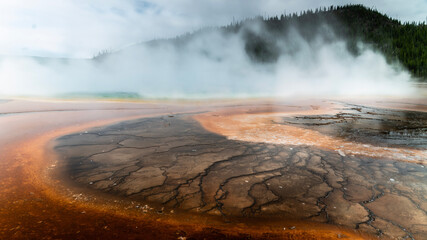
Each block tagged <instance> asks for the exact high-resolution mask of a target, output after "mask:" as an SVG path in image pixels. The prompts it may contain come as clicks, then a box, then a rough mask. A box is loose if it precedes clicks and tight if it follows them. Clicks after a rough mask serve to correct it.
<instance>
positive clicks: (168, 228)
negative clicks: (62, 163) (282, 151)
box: [0, 108, 371, 239]
mask: <svg viewBox="0 0 427 240" xmlns="http://www.w3.org/2000/svg"><path fill="white" fill-rule="evenodd" d="M59 109H60V108H59ZM107 111H109V112H108V113H106V112H104V113H102V114H100V113H97V114H95V115H91V113H92V111H90V112H88V113H86V114H85V115H82V112H81V111H74V112H70V111H56V112H53V111H52V112H48V113H46V112H43V113H30V115H29V114H27V115H25V116H24V114H21V115H11V116H3V117H2V119H1V120H0V121H1V122H0V123H1V125H2V126H3V127H4V128H3V129H2V132H3V134H5V135H2V137H1V139H0V140H1V141H0V143H1V144H2V146H1V151H0V153H1V155H0V158H1V163H0V172H1V173H2V174H1V175H0V186H1V190H0V191H1V194H0V203H1V204H0V238H1V239H29V238H32V239H51V238H61V239H118V238H122V239H177V238H180V237H187V238H195V239H199V238H200V239H201V238H204V239H218V238H230V239H243V238H248V237H251V238H255V239H256V238H260V239H261V238H262V239H265V238H269V239H296V238H299V239H319V238H322V239H338V238H345V237H346V238H351V239H369V238H371V237H370V236H368V235H363V234H361V233H359V232H357V231H354V230H348V229H346V228H342V227H337V226H331V225H325V224H321V223H311V222H310V223H309V224H308V225H307V223H306V222H292V223H286V222H277V221H272V222H271V224H269V223H270V222H269V221H268V220H265V221H264V223H266V224H263V225H260V224H259V223H258V222H252V223H251V222H250V221H249V222H247V223H244V224H234V225H229V224H227V223H224V222H221V221H213V223H206V221H207V220H206V219H204V218H202V217H198V216H197V215H193V214H189V215H185V214H183V215H178V216H170V215H167V214H164V215H159V214H142V215H141V213H140V211H135V210H131V209H126V208H127V207H129V205H128V202H125V203H123V202H119V203H117V204H116V203H115V202H114V200H113V202H111V201H110V200H109V199H108V198H106V199H105V200H104V199H103V198H102V195H100V196H101V197H100V198H97V199H95V198H96V196H97V195H96V194H95V195H94V196H95V197H93V198H91V199H89V201H81V200H78V199H77V200H76V199H74V200H73V199H70V198H69V194H67V193H66V192H67V191H68V190H67V188H64V187H63V186H62V182H61V181H58V180H56V179H52V178H51V177H50V174H51V173H50V171H51V170H49V169H51V168H54V167H55V166H54V165H55V159H54V158H53V157H52V155H51V154H53V153H52V152H51V151H50V150H51V149H50V148H49V147H48V146H49V142H50V141H51V140H53V139H54V138H56V137H59V136H62V135H65V134H69V133H72V132H78V131H83V130H84V129H87V128H91V127H94V126H101V125H105V124H110V123H113V122H117V121H123V120H125V119H132V118H135V117H139V116H142V115H141V114H144V116H148V115H149V113H146V111H144V110H141V109H140V110H136V111H135V110H125V111H119V110H107ZM160 112H168V110H166V111H165V110H164V109H163V110H159V111H157V113H150V114H151V115H152V114H159V113H160ZM118 116H120V117H118ZM6 128H7V129H6ZM14 131H15V133H14ZM72 190H73V189H71V191H72ZM77 194H78V193H77ZM130 206H131V205H130ZM209 219H211V218H209ZM209 221H211V220H209ZM291 224H292V225H291ZM294 226H295V227H296V228H294ZM284 227H286V228H287V229H286V230H284V229H283V228H284Z"/></svg>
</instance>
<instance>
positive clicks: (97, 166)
mask: <svg viewBox="0 0 427 240" xmlns="http://www.w3.org/2000/svg"><path fill="white" fill-rule="evenodd" d="M355 111H358V110H357V109H356V110H355ZM347 116H349V118H354V115H344V116H343V115H340V117H341V118H345V121H347V119H346V118H347ZM410 116H412V115H410ZM422 116H423V115H422ZM340 117H336V116H332V117H328V118H330V119H332V120H334V121H335V120H336V121H338V122H339V123H340V124H341V123H343V122H342V121H341V119H339V118H340ZM395 117H398V118H399V117H401V116H400V115H396V114H390V118H395ZM360 118H361V119H362V120H361V121H364V120H365V118H364V117H363V116H361V117H360ZM292 119H293V120H296V121H300V119H302V120H304V121H305V120H307V119H306V118H304V117H302V118H301V117H297V118H292ZM292 119H286V120H287V121H290V120H292ZM408 119H413V120H414V121H417V119H418V118H416V117H415V118H409V117H408ZM309 120H310V121H311V122H310V123H309V124H307V122H303V123H301V122H297V123H296V124H301V125H304V126H305V127H307V126H309V127H310V128H311V127H312V125H310V124H311V123H312V122H313V121H316V120H317V121H318V122H322V123H323V122H324V120H325V117H324V116H321V117H316V118H309ZM350 120H351V119H350ZM345 121H344V124H345ZM385 123H387V121H385ZM399 123H400V121H399ZM280 124H284V122H283V123H280ZM340 124H338V126H339V127H338V128H339V129H340V131H339V132H342V130H341V129H351V130H350V131H354V128H346V127H343V126H342V125H340ZM402 124H403V125H405V126H407V122H403V123H402ZM314 126H318V125H315V124H314ZM353 126H354V125H353ZM362 126H365V124H362ZM316 130H317V129H316ZM319 131H323V130H319ZM363 131H365V132H364V133H363V134H360V136H362V137H359V135H358V134H353V135H355V136H357V137H359V138H358V139H357V140H358V141H361V142H363V141H364V139H365V138H366V137H367V134H366V131H367V128H363ZM363 131H360V132H363ZM376 131H377V129H375V128H373V130H372V135H373V136H375V137H376V136H377V134H376V133H377V132H376ZM328 133H329V132H328ZM398 136H400V135H398ZM403 137H405V136H404V135H403ZM380 143H381V144H386V143H388V142H380ZM393 143H395V142H393ZM414 146H416V147H417V148H423V146H424V145H422V144H421V145H420V144H418V141H415V144H414ZM56 150H57V151H58V152H59V153H60V155H61V156H63V157H65V161H63V162H62V164H63V165H62V166H63V167H65V168H66V169H68V173H69V174H70V175H71V177H72V179H73V180H74V181H75V182H76V183H78V184H79V185H80V186H85V187H87V188H90V189H94V190H97V191H103V192H106V193H109V194H113V195H119V196H122V197H123V198H127V199H132V200H135V201H138V202H140V205H141V206H143V205H144V204H150V205H152V204H154V205H157V206H158V205H160V206H163V207H164V208H163V210H162V211H167V212H169V211H171V210H174V209H176V210H181V211H182V210H184V211H189V212H193V213H194V214H202V215H221V216H223V218H224V221H233V217H236V216H237V217H244V218H247V219H251V220H254V219H257V218H259V219H260V221H261V222H262V219H264V218H265V217H269V218H273V219H277V220H278V221H280V220H283V219H286V220H298V221H300V220H303V221H308V222H309V221H315V222H324V223H330V224H334V225H340V226H345V227H349V228H354V229H361V230H362V231H364V232H369V233H373V234H377V235H380V236H387V237H392V238H415V239H425V236H426V235H427V232H426V229H427V225H426V223H427V215H426V209H427V200H426V198H425V196H427V184H426V183H427V171H426V169H425V167H424V165H419V164H415V163H407V162H401V161H399V159H381V158H372V157H366V156H358V155H356V156H351V155H345V154H342V153H340V152H337V151H331V150H327V149H323V148H318V147H315V146H306V145H287V144H267V143H252V142H246V141H238V140H229V139H227V138H226V137H223V136H220V135H217V134H214V133H210V132H208V131H206V130H204V129H203V128H202V127H201V126H200V124H199V123H198V122H197V121H195V120H194V119H193V118H192V116H191V115H173V116H172V115H170V116H168V115H165V116H162V117H156V118H146V119H140V120H133V121H128V122H123V123H120V124H116V125H112V126H107V127H102V128H96V129H91V130H89V131H87V132H84V133H78V134H72V135H68V136H64V137H62V138H60V139H58V142H57V145H56ZM142 211H144V209H143V210H142Z"/></svg>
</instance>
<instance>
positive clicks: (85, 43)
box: [0, 0, 427, 58]
mask: <svg viewBox="0 0 427 240" xmlns="http://www.w3.org/2000/svg"><path fill="white" fill-rule="evenodd" d="M348 3H362V4H364V5H366V6H368V7H375V8H376V9H377V10H378V11H380V12H383V13H386V14H388V15H389V16H391V17H393V18H397V19H399V20H401V21H417V22H418V21H425V20H426V17H427V0H355V1H351V0H323V1H322V0H172V1H171V0H146V1H141V0H90V1H88V0H31V1H29V0H13V1H6V0H5V1H1V2H0V55H29V56H48V57H72V58H88V57H92V56H93V55H94V54H96V53H97V52H98V51H100V50H103V49H119V48H122V47H125V46H126V45H129V44H132V43H136V42H140V41H146V40H150V39H153V38H165V37H173V36H176V35H179V34H182V33H185V32H188V31H194V30H197V29H199V28H201V27H205V26H222V25H226V24H228V23H230V22H231V21H233V19H235V20H240V19H244V18H247V17H253V16H256V15H263V16H275V15H280V14H282V13H284V12H286V13H292V12H299V11H301V10H306V9H314V8H316V7H320V6H330V5H344V4H348Z"/></svg>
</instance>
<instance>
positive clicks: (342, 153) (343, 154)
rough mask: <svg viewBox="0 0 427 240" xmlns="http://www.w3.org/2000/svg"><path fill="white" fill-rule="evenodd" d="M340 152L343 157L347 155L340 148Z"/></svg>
mask: <svg viewBox="0 0 427 240" xmlns="http://www.w3.org/2000/svg"><path fill="white" fill-rule="evenodd" d="M338 154H339V155H341V157H345V153H344V151H343V150H341V149H340V150H338Z"/></svg>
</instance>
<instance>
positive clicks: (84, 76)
mask: <svg viewBox="0 0 427 240" xmlns="http://www.w3.org/2000/svg"><path fill="white" fill-rule="evenodd" d="M248 31H250V32H252V33H255V34H258V35H263V34H269V33H268V32H267V31H265V29H264V27H263V25H262V23H256V24H251V26H246V27H243V28H242V29H241V30H239V31H238V32H237V33H234V34H229V33H228V34H226V33H224V32H223V31H220V30H207V31H202V32H199V33H198V34H195V35H193V36H192V37H189V38H187V39H185V43H183V44H176V41H175V42H174V41H160V42H158V43H155V44H139V45H134V46H131V47H128V48H127V49H124V50H121V51H119V52H116V53H113V54H110V55H108V56H104V57H102V58H99V59H95V60H76V59H74V60H72V59H69V60H59V59H36V58H3V59H1V60H0V84H1V86H2V87H1V88H0V95H3V96H13V95H43V96H55V95H58V94H66V93H72V92H74V93H75V92H83V93H84V92H88V93H96V92H137V93H139V94H140V95H141V96H142V97H146V98H220V97H292V96H343V95H344V96H349V95H375V96H378V95H405V94H410V93H411V92H412V89H411V85H410V75H409V74H408V73H407V72H406V71H403V70H402V69H401V68H399V67H398V66H395V65H391V64H388V63H387V62H386V60H385V58H384V57H383V56H382V55H381V54H380V53H378V52H375V51H374V50H373V49H372V48H369V47H367V46H364V45H363V44H362V43H359V44H358V46H357V48H358V52H359V53H358V54H353V53H351V52H350V51H349V50H348V47H347V44H346V42H345V41H344V40H340V39H338V38H335V37H334V36H333V33H332V32H331V31H329V30H328V28H327V27H325V28H324V31H321V32H322V33H319V34H317V35H316V37H315V38H314V39H312V40H310V41H307V40H306V39H305V38H303V37H302V36H301V34H300V33H299V31H298V30H297V29H291V30H290V31H289V32H288V33H287V34H286V36H284V37H281V38H280V41H277V43H276V45H275V47H276V48H277V49H275V52H276V53H277V54H278V55H277V58H276V59H275V60H274V61H266V62H263V61H256V60H254V59H253V58H252V57H251V55H250V54H248V52H247V42H246V41H247V40H246V39H245V33H247V32H248Z"/></svg>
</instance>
